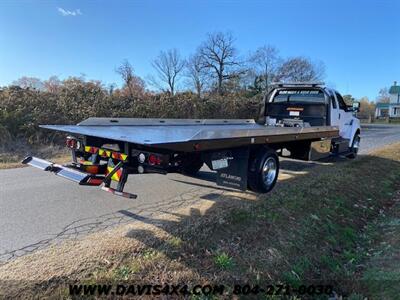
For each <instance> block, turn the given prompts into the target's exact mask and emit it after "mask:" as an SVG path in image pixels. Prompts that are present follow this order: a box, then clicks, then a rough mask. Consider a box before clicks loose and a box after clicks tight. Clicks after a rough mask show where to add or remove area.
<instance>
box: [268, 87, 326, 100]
mask: <svg viewBox="0 0 400 300" xmlns="http://www.w3.org/2000/svg"><path fill="white" fill-rule="evenodd" d="M271 102H274V103H282V102H308V103H325V95H324V93H323V92H322V91H321V90H292V89H291V90H279V91H278V92H277V93H276V94H275V96H274V98H273V99H272V101H271Z"/></svg>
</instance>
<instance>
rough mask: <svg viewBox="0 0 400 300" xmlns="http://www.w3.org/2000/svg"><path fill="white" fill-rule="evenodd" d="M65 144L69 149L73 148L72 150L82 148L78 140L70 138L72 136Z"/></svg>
mask: <svg viewBox="0 0 400 300" xmlns="http://www.w3.org/2000/svg"><path fill="white" fill-rule="evenodd" d="M65 143H66V145H67V147H68V148H71V149H79V148H80V146H81V143H80V142H79V141H78V140H76V139H75V138H73V137H70V136H69V137H67V139H66V141H65Z"/></svg>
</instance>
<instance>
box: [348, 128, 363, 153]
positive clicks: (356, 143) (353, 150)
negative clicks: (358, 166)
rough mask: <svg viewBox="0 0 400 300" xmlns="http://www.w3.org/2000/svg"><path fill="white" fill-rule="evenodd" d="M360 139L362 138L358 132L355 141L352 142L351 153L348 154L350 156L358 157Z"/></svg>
mask: <svg viewBox="0 0 400 300" xmlns="http://www.w3.org/2000/svg"><path fill="white" fill-rule="evenodd" d="M360 140H361V138H360V134H359V133H356V134H355V135H354V138H353V143H352V144H351V147H350V154H349V155H348V156H347V157H348V158H356V157H357V153H358V150H359V148H360Z"/></svg>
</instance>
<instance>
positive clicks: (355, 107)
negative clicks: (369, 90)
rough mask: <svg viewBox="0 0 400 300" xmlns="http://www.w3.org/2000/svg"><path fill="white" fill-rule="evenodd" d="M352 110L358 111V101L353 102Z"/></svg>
mask: <svg viewBox="0 0 400 300" xmlns="http://www.w3.org/2000/svg"><path fill="white" fill-rule="evenodd" d="M352 110H353V111H355V112H359V111H360V102H353V106H352Z"/></svg>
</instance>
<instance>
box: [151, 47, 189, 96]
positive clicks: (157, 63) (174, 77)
mask: <svg viewBox="0 0 400 300" xmlns="http://www.w3.org/2000/svg"><path fill="white" fill-rule="evenodd" d="M152 66H153V67H154V69H155V70H156V71H157V77H158V79H159V81H161V83H158V82H157V80H152V81H153V83H155V84H156V85H158V86H159V87H161V88H162V87H163V86H165V85H167V87H168V91H169V92H170V93H171V95H174V93H175V91H176V85H177V82H178V81H179V79H180V76H181V72H182V71H183V68H184V67H185V61H184V60H183V59H182V58H181V56H180V54H179V51H178V50H177V49H170V50H168V51H167V52H164V51H161V52H160V54H159V55H158V56H157V58H156V59H155V60H154V61H153V62H152Z"/></svg>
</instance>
